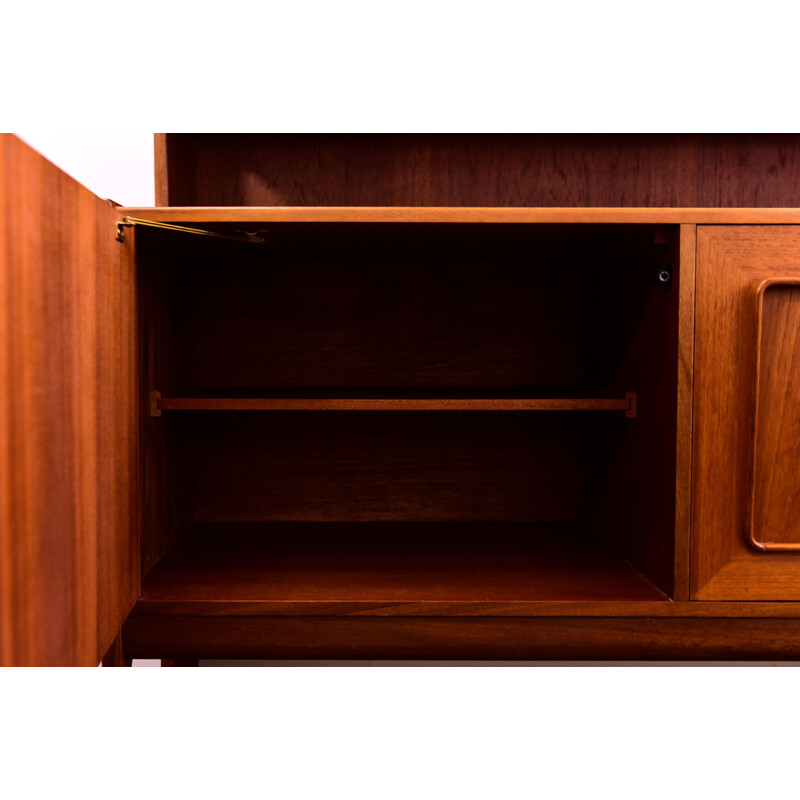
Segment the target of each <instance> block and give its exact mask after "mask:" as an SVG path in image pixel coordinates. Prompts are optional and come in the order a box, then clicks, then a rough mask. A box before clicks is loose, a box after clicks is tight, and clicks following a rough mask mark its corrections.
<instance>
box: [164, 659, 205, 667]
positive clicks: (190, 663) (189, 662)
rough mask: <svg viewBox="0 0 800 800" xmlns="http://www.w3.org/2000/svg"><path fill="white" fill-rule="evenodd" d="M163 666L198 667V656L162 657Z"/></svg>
mask: <svg viewBox="0 0 800 800" xmlns="http://www.w3.org/2000/svg"><path fill="white" fill-rule="evenodd" d="M161 666H162V667H196V666H197V659H196V658H162V659H161Z"/></svg>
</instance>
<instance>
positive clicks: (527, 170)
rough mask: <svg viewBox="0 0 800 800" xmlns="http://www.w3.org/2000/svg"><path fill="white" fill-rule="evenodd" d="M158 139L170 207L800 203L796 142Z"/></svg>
mask: <svg viewBox="0 0 800 800" xmlns="http://www.w3.org/2000/svg"><path fill="white" fill-rule="evenodd" d="M160 136H161V138H160V139H159V140H157V141H158V146H157V148H156V149H157V164H156V173H157V175H159V176H160V180H161V184H160V185H161V188H160V190H159V198H158V202H159V203H160V204H164V205H166V204H167V203H169V205H173V206H203V205H208V206H215V205H221V206H226V205H230V206H317V205H323V206H324V205H333V206H339V205H355V206H599V207H614V206H672V207H676V206H677V207H681V206H683V207H714V206H731V207H795V206H798V205H800V135H798V134H602V135H597V134H165V135H160ZM167 154H168V155H167ZM164 158H168V166H167V167H165V165H164V164H161V163H158V162H159V161H160V160H162V159H164ZM164 176H166V179H165V178H164Z"/></svg>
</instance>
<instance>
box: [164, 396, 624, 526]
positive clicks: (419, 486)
mask: <svg viewBox="0 0 800 800" xmlns="http://www.w3.org/2000/svg"><path fill="white" fill-rule="evenodd" d="M587 413H590V412H587ZM584 416H585V415H584V414H575V413H571V412H548V413H544V414H517V413H506V412H482V413H480V414H461V413H459V414H455V413H439V412H435V411H434V412H425V411H414V412H402V411H398V412H395V413H393V414H391V415H387V414H382V413H381V414H378V413H372V412H353V413H348V414H331V413H328V412H308V413H306V414H297V413H294V412H274V413H270V414H242V413H238V412H230V413H226V412H216V413H214V414H205V413H198V414H175V415H172V416H170V415H168V414H164V416H162V417H161V418H160V419H161V421H162V423H166V424H167V425H173V426H177V427H179V428H180V439H179V446H180V449H179V451H178V452H177V453H176V457H178V458H179V459H180V465H179V467H178V470H179V474H180V480H181V481H182V482H183V483H184V485H185V487H186V491H187V492H189V494H190V498H189V501H188V502H189V504H190V507H191V512H190V515H191V517H190V518H192V519H194V521H196V522H255V521H276V522H277V521H284V522H287V521H295V522H314V521H317V522H342V521H356V520H361V521H372V522H376V521H381V520H383V521H397V522H402V521H413V520H417V521H423V520H427V521H445V520H450V521H456V520H459V521H470V520H472V521H477V520H483V521H498V522H500V521H506V522H510V521H550V522H553V521H578V520H579V519H580V518H581V514H582V512H583V498H582V492H583V484H582V479H583V477H582V476H583V454H582V448H583V433H582V426H583V424H584V423H583V417H584ZM600 416H608V414H601V415H600ZM620 417H622V414H620ZM623 419H624V417H623ZM637 421H638V420H625V422H627V423H629V424H636V422H637Z"/></svg>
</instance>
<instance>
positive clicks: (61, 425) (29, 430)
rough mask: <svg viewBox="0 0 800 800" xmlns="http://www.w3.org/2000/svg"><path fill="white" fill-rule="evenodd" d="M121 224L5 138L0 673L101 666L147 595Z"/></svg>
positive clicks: (129, 265)
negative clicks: (117, 230) (143, 591)
mask: <svg viewBox="0 0 800 800" xmlns="http://www.w3.org/2000/svg"><path fill="white" fill-rule="evenodd" d="M117 219H118V215H117V213H116V211H115V209H114V207H113V206H112V205H111V204H110V203H109V202H108V201H104V200H101V199H99V198H98V197H95V195H93V194H92V193H91V192H89V191H88V190H87V189H85V188H84V187H83V186H81V185H80V184H78V183H76V182H75V181H74V180H72V179H71V178H70V177H69V176H68V175H66V174H64V173H63V172H62V171H61V170H59V169H58V168H56V167H55V166H53V165H52V164H51V163H50V162H49V161H47V160H46V159H44V158H42V156H40V155H39V154H38V153H36V152H35V151H34V150H32V149H31V148H30V147H28V146H27V145H25V144H24V143H23V142H21V141H20V140H19V139H17V138H16V137H14V136H11V135H8V134H3V135H0V664H3V665H19V666H22V665H39V666H48V665H86V666H96V665H97V664H98V662H99V661H100V659H101V658H102V656H103V654H104V653H105V651H106V650H107V649H108V648H109V646H110V645H111V643H112V642H113V640H114V638H115V636H116V635H117V633H118V631H119V628H120V625H121V624H122V622H123V621H124V619H125V617H126V616H127V614H128V613H129V611H130V609H131V608H132V606H133V603H134V602H135V600H136V598H137V596H138V593H139V586H140V567H139V560H140V556H139V497H138V495H139V478H138V474H139V470H138V451H139V445H138V418H137V413H138V399H137V398H138V382H137V369H136V363H137V358H136V282H135V275H134V262H133V257H132V253H131V245H130V244H127V243H125V244H122V243H119V242H117V241H115V238H114V224H115V222H116V220H117Z"/></svg>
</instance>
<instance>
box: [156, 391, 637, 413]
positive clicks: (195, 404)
mask: <svg viewBox="0 0 800 800" xmlns="http://www.w3.org/2000/svg"><path fill="white" fill-rule="evenodd" d="M151 407H152V411H153V413H154V414H158V413H160V412H161V411H624V412H625V416H627V417H635V416H636V395H635V393H633V392H629V393H628V394H626V395H625V396H624V397H525V398H519V397H470V398H464V397H380V398H379V397H347V398H341V397H339V398H331V397H278V398H276V397H257V398H256V397H249V398H248V397H161V396H160V395H159V394H158V393H157V392H154V393H153V398H152V405H151Z"/></svg>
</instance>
